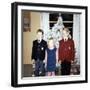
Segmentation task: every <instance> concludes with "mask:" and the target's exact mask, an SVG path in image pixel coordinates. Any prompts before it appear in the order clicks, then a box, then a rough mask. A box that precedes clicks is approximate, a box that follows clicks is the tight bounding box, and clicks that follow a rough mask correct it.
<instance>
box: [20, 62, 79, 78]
mask: <svg viewBox="0 0 90 90" xmlns="http://www.w3.org/2000/svg"><path fill="white" fill-rule="evenodd" d="M55 73H56V75H61V74H60V67H58V68H57V69H56V72H55ZM71 74H73V75H79V74H80V65H72V68H71ZM32 76H34V70H33V66H32V64H24V65H23V69H22V77H32Z"/></svg>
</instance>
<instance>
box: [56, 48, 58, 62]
mask: <svg viewBox="0 0 90 90" xmlns="http://www.w3.org/2000/svg"><path fill="white" fill-rule="evenodd" d="M56 63H58V49H56Z"/></svg>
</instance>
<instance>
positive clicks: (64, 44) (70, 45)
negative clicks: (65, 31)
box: [58, 39, 75, 62]
mask: <svg viewBox="0 0 90 90" xmlns="http://www.w3.org/2000/svg"><path fill="white" fill-rule="evenodd" d="M58 55H59V60H61V61H63V60H67V61H70V62H71V60H74V57H75V49H74V41H73V40H72V39H68V40H67V41H64V39H62V40H61V41H60V42H59V54H58Z"/></svg>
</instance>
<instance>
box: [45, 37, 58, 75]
mask: <svg viewBox="0 0 90 90" xmlns="http://www.w3.org/2000/svg"><path fill="white" fill-rule="evenodd" d="M57 60H58V52H57V49H56V48H55V45H54V40H53V38H50V39H49V41H48V47H47V49H46V58H45V62H46V70H47V76H54V75H55V70H56V63H57V62H58V61H57Z"/></svg>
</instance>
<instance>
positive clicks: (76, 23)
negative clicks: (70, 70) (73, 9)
mask: <svg viewBox="0 0 90 90" xmlns="http://www.w3.org/2000/svg"><path fill="white" fill-rule="evenodd" d="M80 23H81V22H80V14H74V15H73V40H74V43H75V52H76V53H75V56H76V57H75V58H76V60H77V61H78V63H79V61H80V31H81V29H80Z"/></svg>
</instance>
